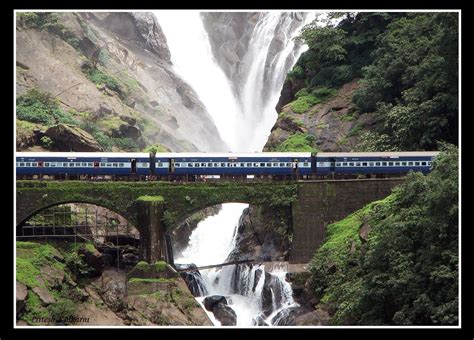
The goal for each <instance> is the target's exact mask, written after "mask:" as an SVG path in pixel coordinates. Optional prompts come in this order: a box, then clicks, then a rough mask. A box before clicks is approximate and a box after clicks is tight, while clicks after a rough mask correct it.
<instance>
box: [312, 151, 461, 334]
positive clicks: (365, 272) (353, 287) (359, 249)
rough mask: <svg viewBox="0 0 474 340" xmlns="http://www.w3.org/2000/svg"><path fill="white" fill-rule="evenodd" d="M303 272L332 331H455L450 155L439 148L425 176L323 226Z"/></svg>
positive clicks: (454, 175)
mask: <svg viewBox="0 0 474 340" xmlns="http://www.w3.org/2000/svg"><path fill="white" fill-rule="evenodd" d="M362 227H365V228H367V227H369V230H370V231H369V234H368V239H367V238H366V237H365V238H362V237H361V236H359V232H360V230H361V228H362ZM310 270H311V273H312V285H313V287H314V290H315V293H316V295H317V296H318V297H319V298H320V299H321V300H320V301H321V303H322V304H323V305H325V306H326V307H327V308H328V309H329V310H330V311H331V312H332V313H334V318H333V321H332V322H333V323H334V324H358V325H455V324H457V322H458V302H459V301H458V288H459V287H458V153H457V148H456V147H454V146H444V152H442V153H441V154H440V155H439V156H438V157H437V159H436V160H435V162H434V166H433V170H432V172H431V173H430V174H429V175H427V176H424V175H422V174H420V173H411V174H409V176H408V178H407V181H406V183H405V184H403V185H401V186H400V187H398V188H396V189H395V190H394V192H393V193H392V195H391V196H389V197H388V198H386V199H384V200H383V201H379V202H374V203H371V204H369V205H368V206H366V207H365V208H363V209H362V210H360V211H358V212H356V213H354V214H352V215H351V216H349V217H347V218H346V219H344V220H343V221H340V222H338V223H335V224H333V225H330V226H328V230H327V240H326V242H325V243H324V245H323V246H322V247H321V248H320V249H319V250H318V251H317V252H316V254H315V256H314V258H313V260H312V262H311V265H310Z"/></svg>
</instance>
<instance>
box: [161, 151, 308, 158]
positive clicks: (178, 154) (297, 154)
mask: <svg viewBox="0 0 474 340" xmlns="http://www.w3.org/2000/svg"><path fill="white" fill-rule="evenodd" d="M156 157H169V158H172V157H181V158H194V157H223V158H226V157H236V158H243V157H300V158H301V157H311V152H172V153H157V154H156Z"/></svg>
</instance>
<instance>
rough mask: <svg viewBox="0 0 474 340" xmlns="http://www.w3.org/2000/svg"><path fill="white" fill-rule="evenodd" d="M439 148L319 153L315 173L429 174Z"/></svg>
mask: <svg viewBox="0 0 474 340" xmlns="http://www.w3.org/2000/svg"><path fill="white" fill-rule="evenodd" d="M438 154H439V152H437V151H417V152H320V153H318V154H317V156H316V173H317V174H321V175H326V174H330V173H334V174H399V173H407V172H408V171H410V170H412V171H420V172H423V173H428V172H429V171H430V170H431V165H432V161H433V159H434V158H435V157H436V156H437V155H438Z"/></svg>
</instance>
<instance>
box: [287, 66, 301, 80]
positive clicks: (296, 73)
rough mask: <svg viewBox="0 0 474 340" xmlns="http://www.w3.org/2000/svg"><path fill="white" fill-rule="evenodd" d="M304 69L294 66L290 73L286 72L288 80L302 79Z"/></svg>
mask: <svg viewBox="0 0 474 340" xmlns="http://www.w3.org/2000/svg"><path fill="white" fill-rule="evenodd" d="M304 77H305V74H304V69H303V68H302V67H301V66H300V65H295V66H294V67H293V68H292V69H291V70H290V72H288V79H290V80H293V79H304Z"/></svg>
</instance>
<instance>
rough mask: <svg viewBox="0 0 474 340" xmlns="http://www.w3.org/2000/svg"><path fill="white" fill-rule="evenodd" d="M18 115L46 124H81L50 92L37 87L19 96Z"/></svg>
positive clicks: (23, 118) (18, 116)
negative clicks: (61, 106)
mask: <svg viewBox="0 0 474 340" xmlns="http://www.w3.org/2000/svg"><path fill="white" fill-rule="evenodd" d="M16 116H17V118H18V119H21V120H24V121H28V122H32V123H40V124H44V125H46V126H51V125H54V124H59V123H64V124H69V125H78V124H79V122H78V121H77V120H76V119H75V118H74V117H73V116H72V115H71V114H70V113H67V112H64V111H63V110H61V109H60V107H59V102H58V101H57V99H55V98H53V96H52V95H51V94H50V93H46V92H41V91H39V90H37V89H35V88H31V89H29V90H28V91H27V92H26V93H25V94H23V95H21V96H19V97H18V98H17V100H16Z"/></svg>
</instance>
